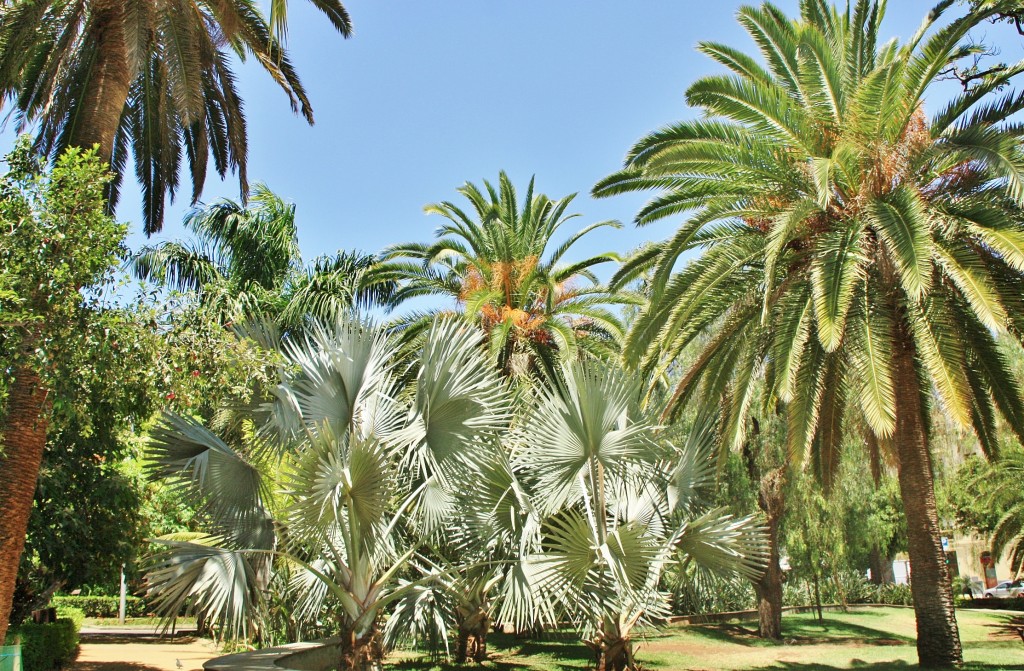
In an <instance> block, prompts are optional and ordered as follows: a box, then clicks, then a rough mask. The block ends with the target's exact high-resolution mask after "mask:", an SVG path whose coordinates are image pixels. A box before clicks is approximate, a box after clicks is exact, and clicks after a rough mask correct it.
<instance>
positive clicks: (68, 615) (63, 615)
mask: <svg viewBox="0 0 1024 671" xmlns="http://www.w3.org/2000/svg"><path fill="white" fill-rule="evenodd" d="M57 617H58V618H59V619H61V620H71V621H72V622H73V623H74V625H75V631H81V630H82V622H84V621H85V613H84V612H82V609H81V608H72V607H71V606H60V607H59V608H57Z"/></svg>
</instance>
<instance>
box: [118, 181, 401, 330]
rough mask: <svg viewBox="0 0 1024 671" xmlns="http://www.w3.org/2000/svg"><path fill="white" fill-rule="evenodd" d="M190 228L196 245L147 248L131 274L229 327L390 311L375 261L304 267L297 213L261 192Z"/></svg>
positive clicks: (338, 260)
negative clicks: (189, 299) (189, 298)
mask: <svg viewBox="0 0 1024 671" xmlns="http://www.w3.org/2000/svg"><path fill="white" fill-rule="evenodd" d="M185 227H186V228H188V229H190V230H191V231H192V232H193V233H194V234H195V236H196V238H197V239H196V241H194V242H161V243H159V244H156V245H152V246H147V247H143V248H142V249H141V250H139V252H138V253H137V254H136V255H135V256H134V258H133V259H132V264H131V265H132V271H133V272H134V274H135V275H136V277H138V278H139V279H144V280H155V281H157V282H159V283H160V284H161V285H162V286H164V287H167V288H170V289H174V290H177V291H182V292H194V293H196V294H197V295H198V297H199V300H200V301H201V302H203V303H205V304H207V305H209V306H211V307H212V308H214V309H215V310H216V311H217V312H219V313H221V314H222V315H223V316H224V318H225V319H229V320H238V319H246V318H249V319H251V318H270V319H271V320H273V321H274V322H276V323H277V324H278V325H280V326H284V327H291V328H296V327H299V326H301V325H302V323H303V322H304V320H307V319H309V318H313V319H319V320H321V321H326V322H330V321H333V320H334V319H335V317H336V316H337V315H338V314H340V313H341V312H342V311H345V310H350V309H352V308H353V307H369V306H371V305H379V304H384V303H387V302H388V301H389V300H390V297H391V296H392V295H393V293H394V291H395V283H394V282H393V281H391V280H389V279H388V278H387V277H386V276H385V275H384V273H382V272H380V271H379V270H378V261H377V258H376V257H375V256H373V255H367V254H360V253H358V252H338V253H337V254H336V255H335V256H322V257H318V258H317V259H315V260H314V261H313V262H312V263H311V264H309V265H308V266H305V267H304V266H303V263H302V257H301V252H300V250H299V240H298V229H297V227H296V225H295V205H293V204H290V203H287V202H285V201H284V200H283V199H281V197H280V196H278V195H276V194H275V193H273V192H272V191H271V190H270V189H268V188H267V187H266V186H265V185H263V184H257V185H256V186H255V187H253V191H252V193H251V194H250V195H249V200H248V203H247V204H245V205H243V204H241V203H238V202H236V201H233V200H229V199H224V200H221V201H218V202H217V203H214V204H212V205H209V206H206V207H201V208H197V209H195V210H193V211H192V212H190V213H189V214H188V216H186V217H185Z"/></svg>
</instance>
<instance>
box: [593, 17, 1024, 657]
mask: <svg viewBox="0 0 1024 671" xmlns="http://www.w3.org/2000/svg"><path fill="white" fill-rule="evenodd" d="M950 4H951V3H948V2H946V3H941V4H940V6H939V7H937V8H936V10H935V11H933V12H932V13H931V14H930V15H929V17H928V18H927V19H926V21H925V23H924V25H922V27H921V30H920V31H919V32H918V33H917V34H916V35H915V36H914V37H913V38H912V39H911V40H910V41H909V42H908V43H907V44H905V45H902V46H900V45H898V44H897V43H896V42H895V41H894V42H890V43H887V44H884V45H879V44H878V42H877V37H878V32H879V27H880V24H881V19H882V13H883V10H882V8H881V7H880V6H879V5H878V3H875V2H869V1H867V0H861V1H859V2H856V3H855V4H854V5H853V7H852V8H847V10H846V11H845V12H841V11H839V10H837V9H834V8H831V7H829V6H828V5H827V4H826V3H825V2H823V1H822V0H804V1H803V2H801V20H799V21H793V20H790V19H789V18H787V17H786V16H785V15H784V14H783V13H782V12H781V11H780V10H778V9H777V8H775V7H774V6H772V5H770V4H764V5H762V6H761V7H760V8H752V7H744V8H742V9H741V10H740V12H739V21H740V23H741V24H742V25H743V27H744V28H745V29H746V30H747V32H748V33H749V34H750V35H751V37H752V38H753V39H754V41H755V43H756V44H757V45H758V47H759V49H760V51H761V56H762V57H763V59H764V63H765V65H764V66H762V65H761V64H760V63H758V61H756V60H755V59H753V58H751V57H750V56H748V55H746V54H744V53H742V52H740V51H738V50H736V49H733V48H731V47H728V46H725V45H722V44H717V43H710V42H706V43H702V44H701V45H700V50H701V51H702V52H703V53H705V54H706V55H708V56H710V57H711V58H713V59H714V60H716V61H717V62H719V63H720V64H722V65H724V66H725V67H726V68H728V69H729V70H730V71H731V74H729V75H718V76H709V77H704V78H702V79H700V80H698V81H697V82H696V83H694V84H693V85H692V86H691V87H690V88H689V90H688V91H687V100H688V102H689V103H690V104H691V105H693V106H694V107H696V108H698V109H700V110H703V112H704V113H705V114H704V116H703V117H702V118H700V119H697V120H693V121H686V122H681V123H677V124H674V125H672V126H669V127H666V128H663V129H661V130H659V131H657V132H654V133H652V134H650V135H648V136H647V137H645V138H643V139H642V140H641V141H640V142H639V143H637V144H636V146H634V147H633V149H632V150H631V151H630V153H629V156H628V158H627V161H626V167H625V169H624V170H623V171H621V172H620V173H618V174H616V175H613V176H611V177H609V178H607V179H605V180H604V181H603V182H601V183H600V184H599V185H598V186H597V187H596V189H595V190H596V192H597V193H598V194H600V195H608V194H613V193H618V192H622V191H631V190H638V189H658V190H660V194H659V195H658V196H657V197H656V198H655V199H653V200H652V201H650V202H649V203H648V204H647V205H646V206H645V207H644V208H643V210H642V211H641V212H640V214H639V215H638V217H637V222H638V223H646V222H649V221H653V220H656V219H660V218H663V217H667V216H671V215H676V214H681V213H689V215H688V218H687V221H686V223H685V224H683V225H682V226H681V227H680V228H679V230H678V232H677V233H676V234H675V235H674V236H673V237H672V238H671V239H669V240H667V241H665V242H663V243H661V244H659V245H655V246H653V247H651V248H649V249H645V250H643V251H642V252H641V253H640V254H638V255H636V256H635V257H634V258H633V259H632V260H631V261H630V262H627V263H626V264H625V265H624V267H623V269H622V271H621V272H620V273H619V276H618V278H617V280H618V281H625V280H627V279H629V278H631V277H634V276H636V275H637V274H638V273H640V272H644V271H647V270H649V271H650V272H651V273H652V278H653V280H652V287H653V288H652V300H651V303H650V306H649V307H648V308H647V309H645V310H644V312H643V313H642V314H641V315H640V316H639V318H638V319H637V322H636V324H635V326H634V328H633V330H632V332H631V333H630V336H629V339H628V342H627V346H626V357H627V359H628V360H629V361H630V362H632V363H633V364H635V365H644V366H649V367H652V368H658V369H661V370H665V369H666V368H667V367H669V366H672V365H673V363H674V361H675V360H676V358H677V356H678V355H679V353H680V352H681V351H682V350H683V349H684V348H686V347H688V346H689V345H691V344H693V343H697V345H696V346H697V353H696V358H695V360H694V363H693V364H692V365H691V366H689V367H688V368H687V369H686V370H684V371H681V372H680V376H679V378H678V379H679V382H678V385H677V386H676V389H675V393H674V396H673V399H672V407H671V411H677V410H678V408H679V407H680V406H681V404H682V403H683V402H684V401H686V400H688V399H690V398H691V397H694V395H695V393H696V392H697V390H698V388H700V389H701V392H700V394H699V395H698V396H699V398H702V399H704V401H705V402H706V403H710V404H717V403H719V402H720V401H722V399H724V407H725V411H724V412H725V416H726V420H725V438H726V442H727V443H728V444H732V445H737V444H740V443H741V442H742V441H743V439H744V426H745V418H746V416H747V414H748V413H749V412H750V410H751V407H752V402H753V399H754V394H755V390H756V389H757V385H756V384H754V380H755V378H756V377H758V376H761V377H763V379H764V380H765V383H766V385H767V389H768V392H769V393H767V394H765V395H764V398H765V399H766V401H767V405H769V406H774V404H775V402H776V401H781V402H783V403H784V404H785V408H786V414H787V426H788V443H789V448H790V454H791V455H792V456H793V457H794V458H795V459H796V460H798V461H799V460H800V459H801V458H802V457H803V456H804V455H805V454H810V455H811V456H812V457H813V460H814V465H815V466H816V468H817V470H818V473H819V474H820V475H821V477H822V479H823V480H824V481H825V482H826V484H827V483H828V482H829V481H830V479H831V477H832V476H833V474H834V471H835V468H836V465H837V463H838V459H837V457H836V455H837V452H838V447H839V445H840V442H841V440H842V437H843V435H844V433H845V432H847V431H848V430H849V429H850V428H851V427H855V426H864V427H866V430H867V431H869V432H871V433H872V434H873V436H875V437H877V438H879V439H881V440H882V442H883V444H888V445H893V446H894V447H895V448H896V449H897V451H898V452H899V459H898V463H899V464H900V477H901V487H902V489H903V494H904V502H905V504H906V505H907V510H908V520H909V521H910V524H911V561H912V562H915V581H914V586H915V589H916V588H920V589H926V588H925V587H924V585H926V584H927V580H926V579H925V577H926V576H927V575H928V572H929V570H931V568H934V570H935V571H936V573H935V575H936V576H938V575H940V573H939V572H940V571H942V570H944V568H943V567H942V566H940V565H939V562H941V559H937V557H939V556H941V548H939V547H938V537H937V520H936V519H935V518H934V512H933V511H934V501H933V499H932V493H931V492H932V484H931V471H930V468H931V466H930V461H929V457H928V454H927V436H926V431H925V428H924V426H923V422H924V416H925V405H926V403H927V396H928V394H929V392H930V391H931V390H932V388H934V389H935V391H936V392H937V394H938V398H939V399H940V402H941V404H942V407H943V409H944V410H945V411H946V412H947V413H948V414H949V415H950V416H951V417H952V418H954V419H955V420H957V421H959V422H960V423H961V424H962V425H965V426H971V427H973V428H974V430H975V432H976V434H977V435H978V437H979V439H980V440H981V443H982V445H983V446H984V447H985V449H987V450H989V451H994V449H995V442H994V439H993V432H994V429H995V412H996V411H997V410H998V411H1000V412H1001V413H1002V415H1003V417H1004V418H1005V419H1006V420H1007V422H1008V423H1009V424H1010V426H1011V427H1012V429H1013V430H1014V431H1015V432H1016V433H1017V435H1018V436H1020V437H1024V404H1022V401H1021V398H1020V394H1019V389H1018V387H1017V386H1016V384H1015V382H1014V380H1013V377H1012V375H1011V374H1010V371H1009V368H1008V365H1007V361H1006V359H1005V357H1004V356H1003V354H1002V353H1001V351H1000V349H999V347H998V346H997V343H996V340H995V337H996V335H997V334H999V333H1002V332H1006V331H1009V332H1011V333H1012V334H1013V335H1014V337H1016V338H1018V339H1020V338H1021V337H1022V335H1024V329H1022V327H1024V321H1022V318H1021V315H1022V314H1024V313H1022V312H1021V309H1022V308H1024V303H1022V297H1024V275H1022V272H1021V271H1022V270H1024V228H1022V226H1021V221H1020V215H1019V205H1020V204H1021V202H1022V199H1024V181H1022V178H1024V152H1022V150H1021V148H1020V127H1019V125H1017V124H1015V123H1012V122H1010V121H1009V119H1010V117H1011V116H1012V115H1013V114H1014V113H1016V112H1018V111H1019V110H1021V109H1022V108H1024V96H1021V95H1019V94H1017V93H1016V92H1013V91H1010V92H1006V93H1003V94H1002V95H1000V96H999V97H997V98H995V99H994V100H992V101H991V102H987V97H988V95H989V94H990V93H992V92H993V91H996V90H998V89H1000V88H1001V87H1003V86H1004V85H1005V84H1006V83H1007V82H1008V81H1009V80H1010V78H1011V77H1013V76H1014V75H1016V74H1017V73H1019V72H1020V71H1021V70H1022V69H1024V65H1022V64H1017V65H1014V66H1011V67H1009V68H1007V69H1006V70H1004V71H1001V72H998V73H994V74H992V75H990V76H988V77H986V78H984V79H982V80H980V81H979V82H978V83H977V84H976V85H975V86H974V87H972V88H969V89H968V90H965V91H964V92H963V93H962V94H960V95H958V96H956V97H954V99H953V100H951V101H950V102H949V104H948V105H946V106H945V107H944V108H943V109H941V110H939V111H938V112H937V113H935V114H933V115H932V116H930V117H929V116H928V115H927V114H926V113H925V110H924V104H923V101H924V97H925V95H926V92H927V91H928V90H929V86H930V85H931V84H932V83H933V82H934V81H935V79H936V77H937V76H938V75H939V73H940V72H941V71H942V70H943V69H944V68H946V67H947V66H948V65H949V64H950V63H953V62H955V61H957V60H958V59H960V58H962V57H964V56H965V55H968V54H970V53H971V52H972V47H970V46H965V45H964V37H965V35H966V34H967V31H968V30H969V29H970V28H971V26H972V25H975V22H976V21H977V20H979V16H973V17H971V20H960V21H953V22H951V23H949V24H948V25H945V26H943V27H940V28H938V29H934V30H933V28H934V22H935V21H936V20H937V19H938V17H939V16H941V14H942V12H943V10H945V9H946V8H947V7H948V6H949V5H950ZM980 18H983V15H982V16H981V17H980ZM983 101H986V102H983ZM692 249H704V250H705V251H704V253H703V254H702V255H701V256H700V257H699V258H698V259H697V260H695V261H694V262H692V263H690V264H689V265H688V266H687V267H685V268H684V269H683V270H681V271H679V272H676V270H675V266H676V263H677V261H678V259H679V257H680V255H681V254H683V253H684V252H686V251H688V250H692ZM766 411H770V410H766ZM912 504H917V505H920V506H925V507H929V506H930V507H931V511H932V512H928V511H926V510H925V509H924V508H922V509H921V510H919V511H917V512H920V513H921V517H919V518H915V519H910V517H912V516H913V515H912V511H911V507H912ZM915 514H916V513H915ZM915 530H916V531H915ZM918 532H919V535H918V536H916V537H915V533H918ZM925 546H928V547H929V550H928V552H927V553H925V554H922V552H923V550H922V549H921V548H924V547H925ZM915 547H916V548H918V549H917V550H915ZM915 553H916V554H917V557H918V558H917V559H916V560H915ZM925 555H927V556H925ZM932 562H934V564H933V563H932ZM919 578H920V579H919ZM941 583H942V581H941V580H938V584H941ZM946 589H947V590H948V588H946ZM936 590H939V587H938V585H936ZM943 593H945V592H943ZM924 598H925V597H923V596H922V599H924ZM947 601H948V602H946V603H944V605H943V606H942V607H941V609H939V610H943V611H944V612H946V615H948V617H946V616H942V617H937V618H936V619H933V620H927V619H922V614H923V609H922V608H920V607H919V609H918V617H919V629H920V630H921V632H922V634H921V636H920V637H919V639H918V640H919V651H922V662H923V663H924V662H928V661H932V662H937V663H949V662H950V661H951V660H953V661H955V659H956V658H958V656H959V645H958V643H957V644H956V645H955V650H954V649H953V647H954V646H952V644H951V645H950V646H943V645H932V642H930V641H929V636H928V632H929V630H935V629H938V630H942V629H943V626H944V625H943V624H942V623H941V622H940V623H939V624H936V622H938V621H939V620H942V619H943V618H945V619H946V621H951V620H952V606H951V599H949V600H947ZM923 603H925V601H923V600H922V601H921V602H920V603H919V602H918V596H917V592H915V604H918V606H921V604H923ZM933 610H935V609H933ZM933 614H934V613H933ZM945 631H946V632H947V634H948V633H949V631H950V629H948V628H947V629H946V630H945ZM952 632H953V634H952V635H949V636H948V637H947V639H946V640H947V641H952V640H953V639H955V624H953V625H952ZM929 650H931V652H929ZM933 653H934V654H933ZM947 653H948V655H949V657H942V655H946V654H947Z"/></svg>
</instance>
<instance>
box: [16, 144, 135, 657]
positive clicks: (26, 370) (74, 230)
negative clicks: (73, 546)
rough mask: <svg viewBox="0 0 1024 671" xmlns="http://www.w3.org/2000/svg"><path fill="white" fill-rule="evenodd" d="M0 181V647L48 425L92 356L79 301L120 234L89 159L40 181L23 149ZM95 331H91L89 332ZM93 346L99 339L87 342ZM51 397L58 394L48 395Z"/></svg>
mask: <svg viewBox="0 0 1024 671" xmlns="http://www.w3.org/2000/svg"><path fill="white" fill-rule="evenodd" d="M8 167H9V170H8V173H7V175H5V176H4V177H3V178H2V179H0V222H2V226H3V230H4V232H3V235H0V340H2V342H3V345H4V347H3V352H4V361H3V364H4V365H3V368H2V370H3V371H4V372H5V376H6V379H5V381H4V382H5V384H4V386H5V387H6V390H7V395H6V404H5V408H4V412H5V416H4V422H3V429H2V434H0V440H2V443H0V445H2V449H3V452H2V453H0V509H2V510H3V511H4V515H3V516H2V517H0V638H3V636H4V635H5V634H6V631H7V623H8V617H9V614H10V610H11V602H12V597H13V590H14V583H15V578H16V575H17V571H18V565H19V559H20V557H21V553H22V548H23V546H24V542H25V531H26V529H27V527H28V520H29V515H30V513H31V510H32V499H33V493H34V491H35V487H36V479H37V477H38V474H39V465H40V462H41V460H42V457H43V450H44V448H45V446H46V441H47V429H48V427H49V424H50V420H51V416H52V415H53V413H54V412H57V413H61V414H64V413H67V414H70V413H74V412H76V411H78V412H80V414H82V415H84V414H86V413H85V412H81V411H82V410H83V408H81V407H77V406H72V407H61V406H59V405H56V404H55V397H56V398H57V399H61V398H74V395H73V394H67V395H65V394H62V393H60V392H61V387H62V386H66V385H69V384H70V385H74V384H76V383H77V382H79V381H80V380H79V379H77V378H75V377H74V376H73V374H69V370H71V371H73V370H75V369H80V368H81V366H76V365H74V364H75V362H80V361H82V360H83V359H85V360H87V359H88V358H89V356H90V354H91V348H90V345H91V344H93V342H92V340H91V339H90V338H89V337H83V330H82V329H83V326H86V327H87V326H89V325H91V323H90V321H89V320H88V318H87V316H84V315H85V314H86V312H85V311H86V309H87V308H86V305H85V301H84V299H83V294H82V293H81V291H82V289H84V288H91V287H93V288H94V287H98V286H100V285H103V284H105V283H107V282H109V281H110V279H111V277H112V274H113V273H114V271H115V269H116V268H117V266H118V265H119V264H120V262H121V256H122V251H123V250H122V241H123V239H124V236H125V232H126V229H125V227H124V226H122V225H120V224H118V223H116V222H115V221H114V220H113V219H111V218H110V217H108V216H107V215H106V213H105V210H104V206H103V188H104V185H105V184H106V182H107V176H106V171H105V169H104V168H103V167H102V164H101V163H100V162H99V161H98V160H97V159H96V156H95V154H94V153H93V152H82V151H79V150H69V151H68V152H67V153H66V154H65V155H63V156H62V157H61V158H59V159H58V160H57V163H56V165H55V166H54V167H53V169H52V170H51V171H49V172H48V173H40V172H39V169H40V166H39V164H38V162H37V161H36V159H35V157H34V155H33V154H32V152H31V149H30V147H29V146H28V144H27V142H26V141H24V139H23V140H22V141H19V144H18V146H17V147H16V149H15V150H14V152H12V153H11V154H10V155H9V156H8ZM93 323H94V322H93ZM95 337H97V338H99V337H100V336H95ZM54 390H56V392H57V393H54Z"/></svg>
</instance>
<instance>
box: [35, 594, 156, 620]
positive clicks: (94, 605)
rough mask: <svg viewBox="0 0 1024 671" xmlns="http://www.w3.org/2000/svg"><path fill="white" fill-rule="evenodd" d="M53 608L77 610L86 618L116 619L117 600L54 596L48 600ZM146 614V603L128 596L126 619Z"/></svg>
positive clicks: (115, 598)
mask: <svg viewBox="0 0 1024 671" xmlns="http://www.w3.org/2000/svg"><path fill="white" fill-rule="evenodd" d="M50 605H51V606H53V607H54V608H58V609H60V608H67V607H70V608H77V609H79V610H81V611H82V612H83V613H85V616H86V617H117V610H118V606H119V605H120V604H119V599H118V597H116V596H55V597H53V598H52V599H50ZM145 614H146V602H145V601H143V600H142V599H140V598H139V597H137V596H129V597H128V598H127V599H126V600H125V615H126V616H127V617H143V616H144V615H145Z"/></svg>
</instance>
